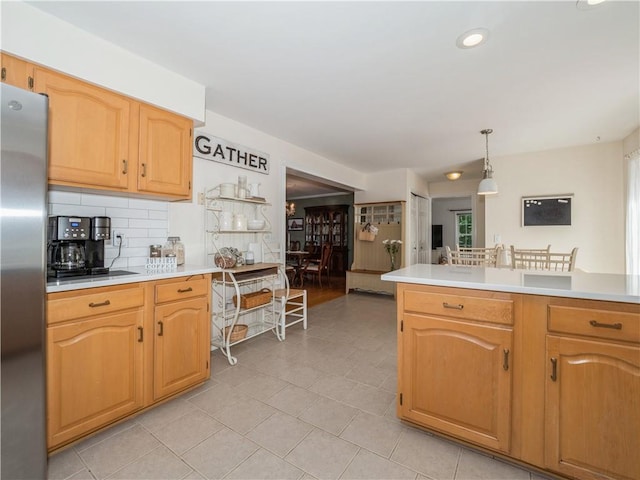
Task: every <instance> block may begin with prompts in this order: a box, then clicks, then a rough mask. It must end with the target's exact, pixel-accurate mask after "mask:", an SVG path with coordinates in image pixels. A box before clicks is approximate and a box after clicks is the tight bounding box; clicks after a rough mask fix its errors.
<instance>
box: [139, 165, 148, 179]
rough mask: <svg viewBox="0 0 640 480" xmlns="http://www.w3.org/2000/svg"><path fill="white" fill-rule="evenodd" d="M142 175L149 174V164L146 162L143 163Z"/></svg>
mask: <svg viewBox="0 0 640 480" xmlns="http://www.w3.org/2000/svg"><path fill="white" fill-rule="evenodd" d="M140 176H142V177H146V176H147V165H146V164H145V163H143V164H142V173H141V174H140Z"/></svg>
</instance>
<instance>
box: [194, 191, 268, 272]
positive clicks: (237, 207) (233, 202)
mask: <svg viewBox="0 0 640 480" xmlns="http://www.w3.org/2000/svg"><path fill="white" fill-rule="evenodd" d="M270 206H271V204H270V203H267V202H266V201H265V200H262V199H253V198H234V197H223V196H220V186H219V185H218V186H216V187H213V188H210V189H207V190H206V192H205V215H206V218H205V235H206V237H207V238H206V239H205V243H206V249H207V262H208V263H209V264H211V265H213V264H214V256H215V254H216V253H218V252H219V251H220V248H222V247H234V248H237V249H238V250H240V251H243V250H244V248H245V244H246V243H247V242H251V241H253V242H257V243H260V244H262V246H263V248H264V247H267V244H266V238H267V237H266V235H267V234H270V233H271V223H270V222H269V218H268V217H267V215H266V211H267V208H268V207H270ZM223 212H230V213H231V214H232V215H235V214H243V215H245V217H246V218H247V220H251V219H262V220H264V228H263V229H261V230H249V229H247V230H233V229H223V228H221V223H222V222H221V216H222V213H223ZM223 242H224V243H225V244H222V243H223Z"/></svg>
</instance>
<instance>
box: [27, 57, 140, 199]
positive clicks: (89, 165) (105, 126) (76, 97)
mask: <svg viewBox="0 0 640 480" xmlns="http://www.w3.org/2000/svg"><path fill="white" fill-rule="evenodd" d="M35 75H36V86H35V90H36V91H37V92H42V93H46V94H47V95H48V96H49V180H50V182H51V183H54V184H55V183H58V184H63V185H78V186H88V187H103V188H111V189H126V188H127V182H128V180H127V172H128V168H129V121H130V118H129V117H130V103H129V100H127V99H126V98H124V97H122V96H120V95H117V94H115V93H111V92H109V91H107V90H104V89H101V88H99V87H95V86H93V85H89V84H87V83H84V82H81V81H79V80H75V79H72V78H70V77H65V76H63V75H58V74H56V73H53V72H49V71H47V70H43V69H40V68H38V69H36V74H35Z"/></svg>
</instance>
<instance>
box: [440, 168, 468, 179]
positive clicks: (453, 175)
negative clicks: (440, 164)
mask: <svg viewBox="0 0 640 480" xmlns="http://www.w3.org/2000/svg"><path fill="white" fill-rule="evenodd" d="M463 173H464V172H462V171H459V170H458V171H455V172H447V173H445V174H444V176H445V177H447V178H448V179H449V180H458V179H459V178H460V177H461V176H462V174H463Z"/></svg>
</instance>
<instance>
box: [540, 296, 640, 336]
mask: <svg viewBox="0 0 640 480" xmlns="http://www.w3.org/2000/svg"><path fill="white" fill-rule="evenodd" d="M547 328H548V329H549V331H552V332H559V333H569V334H573V335H584V336H587V337H598V338H607V339H612V340H621V341H625V342H633V343H640V315H638V313H628V312H616V311H611V310H596V309H591V308H579V307H565V306H558V305H549V312H548V321H547Z"/></svg>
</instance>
